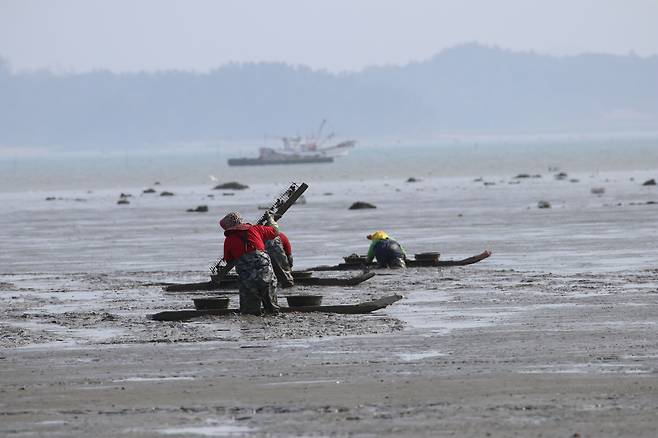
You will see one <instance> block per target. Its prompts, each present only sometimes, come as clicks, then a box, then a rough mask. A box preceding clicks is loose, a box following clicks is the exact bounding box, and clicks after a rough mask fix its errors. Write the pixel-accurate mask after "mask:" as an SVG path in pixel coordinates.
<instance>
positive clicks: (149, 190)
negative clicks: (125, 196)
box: [142, 188, 155, 193]
mask: <svg viewBox="0 0 658 438" xmlns="http://www.w3.org/2000/svg"><path fill="white" fill-rule="evenodd" d="M142 193H155V189H152V188H148V189H144V190H142Z"/></svg>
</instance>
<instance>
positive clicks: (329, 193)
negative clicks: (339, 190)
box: [322, 192, 334, 196]
mask: <svg viewBox="0 0 658 438" xmlns="http://www.w3.org/2000/svg"><path fill="white" fill-rule="evenodd" d="M322 195H323V196H333V195H334V194H333V193H331V192H325V193H323V194H322Z"/></svg>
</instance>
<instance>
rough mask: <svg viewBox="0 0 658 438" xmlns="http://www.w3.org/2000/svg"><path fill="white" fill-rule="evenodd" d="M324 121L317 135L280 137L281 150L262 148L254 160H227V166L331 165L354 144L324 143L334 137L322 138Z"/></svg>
mask: <svg viewBox="0 0 658 438" xmlns="http://www.w3.org/2000/svg"><path fill="white" fill-rule="evenodd" d="M325 123H326V120H323V121H322V124H320V129H318V132H317V134H315V135H314V136H311V137H307V138H302V137H300V136H297V137H282V138H281V141H282V142H283V147H282V148H276V149H275V148H270V147H262V148H260V150H259V154H258V157H256V158H229V160H228V165H229V166H262V165H269V164H307V163H331V162H333V161H334V158H336V157H339V156H343V155H347V153H348V152H349V150H350V149H352V148H353V147H354V146H355V145H356V142H355V141H354V140H348V141H343V142H340V143H337V144H334V145H331V146H325V145H326V143H327V142H328V141H329V140H330V139H332V138H333V137H334V134H333V133H331V134H329V135H327V136H325V137H322V128H324V125H325Z"/></svg>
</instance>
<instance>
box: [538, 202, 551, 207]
mask: <svg viewBox="0 0 658 438" xmlns="http://www.w3.org/2000/svg"><path fill="white" fill-rule="evenodd" d="M537 208H551V203H550V202H548V201H539V202H538V203H537Z"/></svg>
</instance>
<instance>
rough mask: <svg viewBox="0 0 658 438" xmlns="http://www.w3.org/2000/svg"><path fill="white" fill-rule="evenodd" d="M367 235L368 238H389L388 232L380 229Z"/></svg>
mask: <svg viewBox="0 0 658 438" xmlns="http://www.w3.org/2000/svg"><path fill="white" fill-rule="evenodd" d="M366 237H367V238H368V240H385V239H388V234H386V233H385V232H383V231H382V230H379V231H375V232H374V233H372V234H368V235H367V236H366Z"/></svg>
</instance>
